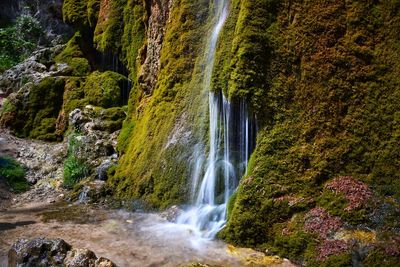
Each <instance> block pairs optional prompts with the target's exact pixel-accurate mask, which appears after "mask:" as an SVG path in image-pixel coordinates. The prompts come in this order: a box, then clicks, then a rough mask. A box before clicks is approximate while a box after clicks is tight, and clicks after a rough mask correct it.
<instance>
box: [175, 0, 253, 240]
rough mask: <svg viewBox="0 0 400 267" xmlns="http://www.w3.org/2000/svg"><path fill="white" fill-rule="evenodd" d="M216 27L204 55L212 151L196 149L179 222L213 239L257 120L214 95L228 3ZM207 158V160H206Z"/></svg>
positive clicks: (221, 5)
mask: <svg viewBox="0 0 400 267" xmlns="http://www.w3.org/2000/svg"><path fill="white" fill-rule="evenodd" d="M215 10H216V18H217V20H216V22H215V25H214V28H213V31H212V33H211V35H210V37H209V40H208V44H207V49H206V52H205V56H204V58H205V60H206V67H205V70H204V73H203V81H202V87H203V88H202V90H203V92H206V93H207V94H208V101H209V107H208V109H209V149H208V156H205V155H206V149H205V148H204V145H202V144H197V145H196V146H195V149H194V152H193V162H192V163H193V164H192V165H193V166H192V170H193V171H192V190H191V192H192V206H191V207H190V208H189V209H188V210H187V211H185V212H184V213H182V214H181V215H180V216H179V217H178V218H177V223H178V224H185V225H189V226H191V227H192V228H193V229H196V230H197V231H196V232H197V233H199V235H200V236H201V237H203V238H208V239H212V238H214V237H215V235H216V234H217V233H218V232H219V231H220V230H221V229H222V228H223V227H224V225H225V223H226V207H227V203H228V201H229V198H230V196H231V195H232V193H233V192H234V191H235V190H236V188H237V186H238V183H239V177H241V176H242V175H243V174H244V173H245V171H246V166H247V162H248V158H249V155H250V153H251V152H252V150H253V148H254V145H255V144H254V140H255V132H256V130H255V128H256V127H255V119H254V117H252V116H250V115H249V114H248V111H247V105H246V103H245V102H244V101H237V102H233V103H231V102H230V101H228V100H227V99H226V98H225V97H224V96H223V94H222V93H221V92H219V93H216V92H215V93H214V92H212V91H210V87H211V76H212V71H213V67H214V59H215V50H216V44H217V40H218V36H219V33H220V31H221V29H222V27H223V25H224V22H225V20H226V18H227V14H228V0H215ZM205 159H206V160H205Z"/></svg>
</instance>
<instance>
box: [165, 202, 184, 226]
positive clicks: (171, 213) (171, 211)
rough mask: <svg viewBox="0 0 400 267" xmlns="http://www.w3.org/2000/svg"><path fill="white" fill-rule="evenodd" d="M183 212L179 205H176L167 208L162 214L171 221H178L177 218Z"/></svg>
mask: <svg viewBox="0 0 400 267" xmlns="http://www.w3.org/2000/svg"><path fill="white" fill-rule="evenodd" d="M181 213H182V209H180V208H179V207H178V206H176V205H174V206H171V207H170V208H168V209H167V210H165V211H164V212H162V213H161V214H160V216H161V217H163V218H165V219H166V220H167V221H169V222H174V221H176V218H178V216H179V215H180V214H181Z"/></svg>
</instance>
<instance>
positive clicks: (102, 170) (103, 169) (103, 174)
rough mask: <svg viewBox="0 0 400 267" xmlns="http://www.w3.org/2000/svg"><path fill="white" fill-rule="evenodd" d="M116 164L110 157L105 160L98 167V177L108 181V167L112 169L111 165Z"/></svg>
mask: <svg viewBox="0 0 400 267" xmlns="http://www.w3.org/2000/svg"><path fill="white" fill-rule="evenodd" d="M113 165H114V164H113V163H112V162H111V160H110V159H106V160H105V161H103V162H102V163H101V164H100V166H99V167H97V169H96V174H97V175H96V179H99V180H102V181H106V180H107V178H108V177H107V171H108V169H110V167H111V166H113Z"/></svg>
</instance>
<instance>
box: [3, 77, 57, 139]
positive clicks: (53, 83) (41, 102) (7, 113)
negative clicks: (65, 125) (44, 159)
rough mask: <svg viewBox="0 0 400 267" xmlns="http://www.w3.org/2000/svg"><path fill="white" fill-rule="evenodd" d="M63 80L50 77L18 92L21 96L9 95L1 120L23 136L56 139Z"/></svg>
mask: <svg viewBox="0 0 400 267" xmlns="http://www.w3.org/2000/svg"><path fill="white" fill-rule="evenodd" d="M64 84H65V82H64V80H63V79H61V78H53V77H48V78H45V79H43V80H42V81H41V82H40V83H38V84H34V85H32V86H31V88H30V93H29V94H28V95H26V94H23V93H22V94H19V95H18V97H21V98H22V99H11V98H10V99H8V102H7V104H6V105H5V107H4V108H3V110H2V111H1V113H2V116H1V123H2V124H3V125H5V126H8V127H9V128H11V130H12V131H13V132H14V133H15V134H16V135H17V136H20V137H29V138H36V139H41V140H49V141H55V140H57V139H59V138H60V137H59V136H57V135H56V134H55V130H56V120H57V117H58V114H59V112H60V110H61V106H62V101H63V93H64Z"/></svg>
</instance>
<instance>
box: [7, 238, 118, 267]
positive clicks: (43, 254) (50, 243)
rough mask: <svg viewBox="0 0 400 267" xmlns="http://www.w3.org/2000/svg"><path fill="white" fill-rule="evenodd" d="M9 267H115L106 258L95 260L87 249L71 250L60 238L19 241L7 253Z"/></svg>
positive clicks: (95, 257)
mask: <svg viewBox="0 0 400 267" xmlns="http://www.w3.org/2000/svg"><path fill="white" fill-rule="evenodd" d="M8 265H9V266H10V267H30V266H66V267H115V264H114V263H113V262H112V261H110V260H109V259H106V258H102V257H100V258H97V256H96V254H95V253H94V252H93V251H91V250H88V249H81V248H73V247H72V246H71V245H69V244H68V243H66V242H65V241H64V240H62V239H60V238H55V239H49V238H44V237H37V238H34V239H32V240H26V239H20V240H18V241H17V242H16V243H15V244H14V245H12V247H11V249H10V251H9V253H8Z"/></svg>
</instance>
